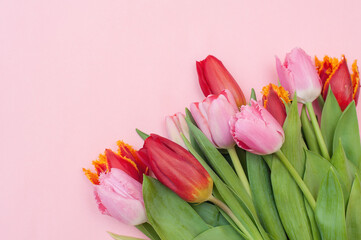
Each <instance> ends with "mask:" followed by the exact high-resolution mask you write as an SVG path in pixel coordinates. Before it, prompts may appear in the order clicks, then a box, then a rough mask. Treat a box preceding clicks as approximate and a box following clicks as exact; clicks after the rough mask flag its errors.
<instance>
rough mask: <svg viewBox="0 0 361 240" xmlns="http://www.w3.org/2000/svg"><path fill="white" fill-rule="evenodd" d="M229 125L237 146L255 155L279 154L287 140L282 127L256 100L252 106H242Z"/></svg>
mask: <svg viewBox="0 0 361 240" xmlns="http://www.w3.org/2000/svg"><path fill="white" fill-rule="evenodd" d="M229 124H230V127H231V133H232V136H233V138H234V140H235V141H236V143H237V145H238V146H239V147H240V148H243V149H244V150H247V151H249V152H251V153H254V154H258V155H267V154H271V153H274V152H277V151H278V150H280V149H281V146H282V144H283V142H284V140H285V135H284V132H283V129H282V127H281V125H280V124H279V123H278V122H277V120H276V119H275V118H274V117H273V116H272V115H271V114H270V113H269V112H268V111H267V110H266V109H265V108H264V107H262V106H261V105H259V104H258V103H257V102H256V101H254V100H251V105H250V106H242V107H241V112H239V113H237V114H236V115H235V116H233V117H232V118H231V121H230V123H229Z"/></svg>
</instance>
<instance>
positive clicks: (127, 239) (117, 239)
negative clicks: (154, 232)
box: [108, 232, 144, 240]
mask: <svg viewBox="0 0 361 240" xmlns="http://www.w3.org/2000/svg"><path fill="white" fill-rule="evenodd" d="M108 233H109V235H110V236H111V237H112V238H114V239H115V240H144V239H142V238H134V237H127V236H122V235H118V234H115V233H111V232H108Z"/></svg>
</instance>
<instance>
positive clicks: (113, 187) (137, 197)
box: [94, 168, 147, 225]
mask: <svg viewBox="0 0 361 240" xmlns="http://www.w3.org/2000/svg"><path fill="white" fill-rule="evenodd" d="M94 194H95V199H96V200H97V203H98V207H99V210H100V211H101V213H103V214H106V215H109V216H111V217H114V218H115V219H117V220H119V221H121V222H123V223H125V224H128V225H139V224H142V223H144V222H146V221H147V217H146V213H145V208H144V202H143V195H142V184H141V183H140V182H138V181H136V180H135V179H134V178H132V177H131V176H129V175H128V174H126V173H125V172H124V171H122V170H120V169H117V168H112V169H111V170H110V172H108V173H105V174H104V173H103V174H100V176H99V184H98V185H96V186H95V187H94Z"/></svg>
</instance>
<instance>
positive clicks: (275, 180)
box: [271, 97, 312, 240]
mask: <svg viewBox="0 0 361 240" xmlns="http://www.w3.org/2000/svg"><path fill="white" fill-rule="evenodd" d="M283 129H284V132H285V143H284V144H283V146H282V148H281V150H282V151H283V153H284V154H285V155H286V157H287V158H288V160H289V162H290V163H291V164H292V165H293V167H294V168H295V169H296V170H297V172H298V173H299V175H300V176H302V175H303V172H304V164H305V154H304V150H303V139H302V135H301V120H300V118H299V114H298V109H297V100H296V97H295V98H294V101H293V103H292V105H291V106H290V108H289V111H288V115H287V118H286V120H285V123H284V125H283ZM271 181H272V188H273V193H274V198H275V202H276V206H277V209H278V213H279V216H280V218H281V221H282V224H283V227H284V229H285V231H286V233H287V235H288V237H289V238H290V239H291V240H307V239H312V230H311V226H310V224H309V220H308V215H307V212H306V208H305V203H304V197H303V195H302V192H301V190H300V189H299V188H298V185H297V184H296V182H295V181H294V180H293V178H292V176H291V175H290V174H289V172H288V170H287V169H286V168H285V166H284V165H283V164H282V162H281V161H280V160H279V159H278V158H277V157H276V156H275V157H274V158H273V161H272V169H271Z"/></svg>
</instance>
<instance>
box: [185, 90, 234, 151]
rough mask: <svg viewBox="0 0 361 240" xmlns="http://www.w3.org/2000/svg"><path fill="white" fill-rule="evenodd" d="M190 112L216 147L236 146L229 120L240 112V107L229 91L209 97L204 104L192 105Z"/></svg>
mask: <svg viewBox="0 0 361 240" xmlns="http://www.w3.org/2000/svg"><path fill="white" fill-rule="evenodd" d="M190 111H191V113H192V116H193V118H194V120H195V121H196V123H197V125H198V127H199V128H200V129H201V130H202V132H203V133H204V134H205V135H206V136H207V138H208V139H209V140H210V141H211V142H212V143H213V144H214V145H215V146H216V147H218V148H231V147H233V146H234V145H235V142H234V140H233V138H232V135H231V134H230V131H229V120H230V119H231V117H232V116H233V115H234V114H235V113H236V112H238V107H237V105H236V103H235V100H234V98H233V95H232V94H231V92H230V91H229V90H227V89H226V90H223V91H222V92H221V93H220V94H218V95H209V96H208V97H207V98H206V99H205V100H203V102H196V103H192V104H191V106H190Z"/></svg>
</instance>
